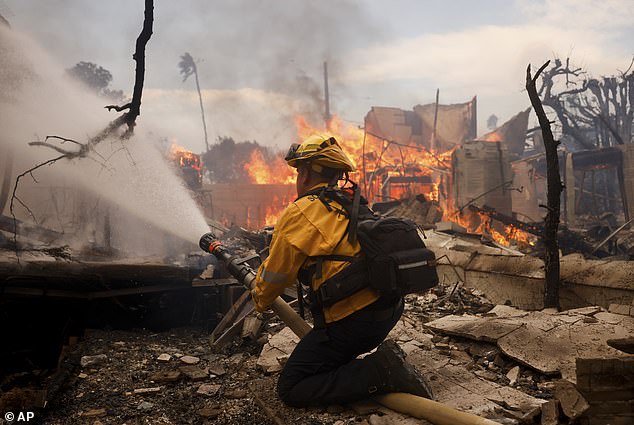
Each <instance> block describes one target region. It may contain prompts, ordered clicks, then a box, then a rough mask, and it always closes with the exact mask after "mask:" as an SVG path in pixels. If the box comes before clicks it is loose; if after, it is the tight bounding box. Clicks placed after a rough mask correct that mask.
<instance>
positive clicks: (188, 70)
mask: <svg viewBox="0 0 634 425" xmlns="http://www.w3.org/2000/svg"><path fill="white" fill-rule="evenodd" d="M178 66H179V67H180V69H181V71H180V73H181V74H182V75H183V82H185V80H187V78H189V76H190V75H192V74H194V78H195V79H196V90H198V100H199V101H200V114H201V115H202V118H203V130H204V131H205V148H206V150H207V152H208V151H209V141H208V140H207V124H206V123H205V109H204V108H203V97H202V94H201V93H200V84H199V83H198V70H197V68H196V62H194V58H193V57H192V55H190V54H189V53H187V52H186V53H185V54H184V55H183V56H181V61H180V62H179V63H178Z"/></svg>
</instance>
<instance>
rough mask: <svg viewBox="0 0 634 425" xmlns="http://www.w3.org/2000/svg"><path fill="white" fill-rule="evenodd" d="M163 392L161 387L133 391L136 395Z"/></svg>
mask: <svg viewBox="0 0 634 425" xmlns="http://www.w3.org/2000/svg"><path fill="white" fill-rule="evenodd" d="M160 391H161V387H150V388H137V389H135V390H134V391H133V393H134V394H153V393H158V392H160Z"/></svg>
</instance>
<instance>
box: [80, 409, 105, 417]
mask: <svg viewBox="0 0 634 425" xmlns="http://www.w3.org/2000/svg"><path fill="white" fill-rule="evenodd" d="M107 414H108V413H107V412H106V409H90V410H86V411H85V412H82V413H81V416H82V417H86V418H96V417H102V416H106V415H107Z"/></svg>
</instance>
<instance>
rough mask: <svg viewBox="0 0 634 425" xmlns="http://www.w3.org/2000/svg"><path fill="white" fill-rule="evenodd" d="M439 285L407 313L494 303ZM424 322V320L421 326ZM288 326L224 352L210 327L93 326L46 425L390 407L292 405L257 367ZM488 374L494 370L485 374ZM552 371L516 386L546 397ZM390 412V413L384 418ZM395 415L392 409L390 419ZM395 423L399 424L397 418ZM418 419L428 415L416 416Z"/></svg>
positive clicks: (373, 416) (240, 419)
mask: <svg viewBox="0 0 634 425" xmlns="http://www.w3.org/2000/svg"><path fill="white" fill-rule="evenodd" d="M452 289H453V288H437V289H436V290H435V291H434V292H432V293H429V294H426V295H424V296H410V297H408V300H407V301H408V302H407V304H406V313H405V315H406V316H407V318H408V320H409V321H410V322H411V323H418V324H421V325H422V323H423V322H427V321H429V320H433V319H435V318H438V317H442V316H445V315H448V314H455V313H458V314H460V313H462V312H467V313H481V312H486V311H488V310H489V309H490V308H491V307H492V305H491V304H490V303H488V302H487V301H486V300H485V299H484V298H482V297H481V296H480V294H478V293H477V291H475V292H474V291H470V290H465V289H462V288H459V289H457V290H456V291H454V294H453V295H452V296H451V297H450V296H449V295H450V294H451V291H452ZM417 327H418V326H417ZM280 328H281V324H280V323H279V322H276V321H275V320H274V319H270V320H268V321H265V324H264V326H263V334H264V338H259V339H258V340H257V341H252V340H243V339H241V338H239V337H238V339H236V340H234V342H233V344H231V345H230V346H228V347H225V348H224V349H223V350H221V351H220V352H218V351H219V350H217V349H215V348H214V347H212V345H211V344H210V342H209V336H208V333H207V332H204V331H203V330H201V329H198V328H179V329H172V330H169V331H166V332H160V333H156V332H151V331H149V330H145V329H135V330H127V331H119V330H89V331H87V332H86V334H85V337H84V338H83V339H82V340H80V341H79V342H78V343H77V344H76V345H74V346H73V347H72V348H71V350H70V352H69V354H68V355H67V357H66V361H65V364H64V366H63V367H66V368H68V369H69V372H70V373H69V376H70V378H69V379H67V381H66V382H65V385H64V387H63V388H62V390H61V391H60V392H59V393H58V396H57V397H56V398H55V400H53V401H52V402H51V403H50V404H49V405H48V406H47V408H46V409H45V410H44V411H43V412H42V416H41V418H42V422H43V423H45V424H51V425H57V424H59V425H62V424H92V425H98V424H129V425H132V424H280V423H287V424H290V423H294V424H297V425H308V424H337V425H344V424H376V423H387V422H385V420H381V418H382V417H383V416H385V414H386V412H385V409H384V408H379V406H378V405H373V404H371V403H370V404H368V403H365V404H361V405H355V406H330V407H328V408H324V409H290V408H287V407H285V406H284V405H283V404H282V403H281V402H280V400H279V399H278V398H277V397H276V395H275V383H276V380H277V374H271V375H266V374H265V373H264V372H263V371H261V370H259V369H258V368H257V367H256V361H257V358H258V356H259V354H260V351H261V347H262V345H261V344H262V343H263V341H265V340H266V339H268V337H267V334H269V335H270V334H274V333H276V332H277V331H278V330H279V329H280ZM432 341H433V346H434V347H437V348H439V349H441V350H442V349H443V347H444V346H451V347H452V349H456V350H459V351H462V352H463V353H464V356H470V357H471V359H472V362H471V363H472V367H473V368H475V369H481V370H482V371H483V374H486V376H487V379H489V380H491V381H494V382H499V383H502V384H508V378H506V376H505V374H506V373H507V372H508V370H510V369H511V368H512V367H513V366H515V364H514V363H513V362H512V361H509V360H508V359H503V358H501V356H500V353H499V351H496V350H495V349H494V348H493V347H487V346H486V345H483V344H474V343H469V342H466V341H460V340H459V339H456V338H449V337H446V336H440V335H437V336H434V337H433V339H432ZM485 372H486V373H485ZM542 380H544V378H542V377H540V376H538V375H537V374H535V373H533V372H531V371H529V370H523V372H522V374H521V376H520V379H519V381H518V384H517V386H518V387H520V388H522V390H523V391H524V392H526V393H528V394H531V395H533V396H536V397H540V398H548V397H550V395H549V394H548V392H547V391H543V390H542V389H540V387H539V383H540V382H541V381H542ZM386 418H387V417H386ZM392 418H393V416H392ZM390 423H392V422H390ZM418 423H420V422H418Z"/></svg>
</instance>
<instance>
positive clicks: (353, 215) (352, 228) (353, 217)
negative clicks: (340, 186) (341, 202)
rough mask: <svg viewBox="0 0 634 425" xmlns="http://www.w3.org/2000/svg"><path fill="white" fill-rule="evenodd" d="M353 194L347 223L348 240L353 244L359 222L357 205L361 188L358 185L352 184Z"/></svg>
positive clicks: (359, 202) (355, 239)
mask: <svg viewBox="0 0 634 425" xmlns="http://www.w3.org/2000/svg"><path fill="white" fill-rule="evenodd" d="M352 190H353V191H354V195H353V197H352V208H351V211H350V223H348V242H350V243H351V244H353V245H354V244H355V242H356V241H357V225H358V224H359V207H360V205H361V190H359V186H358V185H356V184H355V185H354V188H353V189H352Z"/></svg>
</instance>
